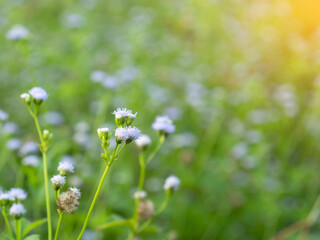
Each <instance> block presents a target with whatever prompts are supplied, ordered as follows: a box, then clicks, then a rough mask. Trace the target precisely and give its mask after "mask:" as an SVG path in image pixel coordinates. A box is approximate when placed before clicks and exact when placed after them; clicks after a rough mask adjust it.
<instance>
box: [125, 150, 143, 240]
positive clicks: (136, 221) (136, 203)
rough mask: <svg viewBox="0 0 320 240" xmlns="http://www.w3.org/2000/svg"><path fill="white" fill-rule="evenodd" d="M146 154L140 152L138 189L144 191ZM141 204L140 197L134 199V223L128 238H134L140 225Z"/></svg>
mask: <svg viewBox="0 0 320 240" xmlns="http://www.w3.org/2000/svg"><path fill="white" fill-rule="evenodd" d="M144 156H145V152H142V153H140V154H139V163H140V178H139V188H138V191H142V189H143V184H144V178H145V170H146V166H145V162H144ZM139 204H140V198H136V199H135V201H134V210H133V223H132V228H131V232H130V234H129V236H128V239H133V237H134V236H135V234H136V232H137V229H138V227H139V214H138V208H139Z"/></svg>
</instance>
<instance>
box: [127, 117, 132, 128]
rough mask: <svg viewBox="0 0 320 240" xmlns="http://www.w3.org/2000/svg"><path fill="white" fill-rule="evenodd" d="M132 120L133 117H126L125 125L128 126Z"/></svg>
mask: <svg viewBox="0 0 320 240" xmlns="http://www.w3.org/2000/svg"><path fill="white" fill-rule="evenodd" d="M133 120H134V118H132V117H127V121H126V125H127V127H129V126H130V125H131V124H132V122H133Z"/></svg>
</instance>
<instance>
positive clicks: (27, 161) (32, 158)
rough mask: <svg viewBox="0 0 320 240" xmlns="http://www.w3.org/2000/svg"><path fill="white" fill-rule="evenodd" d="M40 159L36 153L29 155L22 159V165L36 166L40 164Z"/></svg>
mask: <svg viewBox="0 0 320 240" xmlns="http://www.w3.org/2000/svg"><path fill="white" fill-rule="evenodd" d="M39 162H40V159H39V157H38V156H36V155H29V156H26V157H25V158H23V159H22V165H24V166H31V167H36V166H38V165H39Z"/></svg>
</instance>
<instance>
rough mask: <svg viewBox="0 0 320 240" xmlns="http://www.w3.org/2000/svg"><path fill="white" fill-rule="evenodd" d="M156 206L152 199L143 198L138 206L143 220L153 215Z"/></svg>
mask: <svg viewBox="0 0 320 240" xmlns="http://www.w3.org/2000/svg"><path fill="white" fill-rule="evenodd" d="M154 212H155V207H154V204H153V202H152V201H150V200H145V199H141V201H140V203H139V208H138V214H139V216H140V217H141V218H142V219H143V220H147V219H149V218H151V217H153V215H154Z"/></svg>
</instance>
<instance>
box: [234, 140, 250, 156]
mask: <svg viewBox="0 0 320 240" xmlns="http://www.w3.org/2000/svg"><path fill="white" fill-rule="evenodd" d="M247 153H248V145H247V144H246V143H245V142H239V143H238V144H236V145H235V146H234V147H233V148H232V150H231V154H232V156H233V157H234V158H236V159H240V158H242V157H244V156H245V155H246V154H247Z"/></svg>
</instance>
